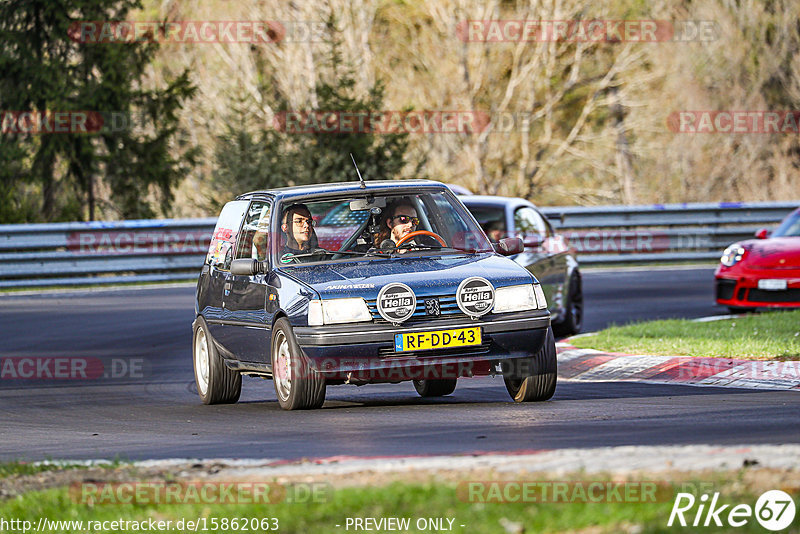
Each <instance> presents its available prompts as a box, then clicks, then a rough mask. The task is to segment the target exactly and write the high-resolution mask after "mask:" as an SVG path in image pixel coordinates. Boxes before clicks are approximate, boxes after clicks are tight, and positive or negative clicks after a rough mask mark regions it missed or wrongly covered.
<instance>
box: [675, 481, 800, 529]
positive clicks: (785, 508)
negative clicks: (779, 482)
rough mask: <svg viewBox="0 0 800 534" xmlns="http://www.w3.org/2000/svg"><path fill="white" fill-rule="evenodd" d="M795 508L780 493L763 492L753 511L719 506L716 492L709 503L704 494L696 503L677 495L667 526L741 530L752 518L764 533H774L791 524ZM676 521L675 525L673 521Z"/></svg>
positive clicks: (745, 507)
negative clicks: (739, 528)
mask: <svg viewBox="0 0 800 534" xmlns="http://www.w3.org/2000/svg"><path fill="white" fill-rule="evenodd" d="M795 511H796V510H795V504H794V500H793V499H792V497H791V495H789V494H788V493H786V492H784V491H781V490H770V491H767V492H764V493H763V494H762V495H761V496H760V497H759V498H758V500H757V501H756V505H755V508H753V507H751V506H750V505H749V504H737V505H735V506H733V507H731V504H720V503H719V492H715V493H714V495H713V496H711V498H710V499H709V496H708V494H706V493H704V494H703V495H701V496H700V498H699V499H697V498H695V496H694V495H692V494H691V493H678V495H677V496H676V497H675V503H674V504H673V505H672V512H670V514H669V521H668V522H667V526H668V527H671V526H672V525H673V524H675V523H676V524H677V525H680V526H682V527H686V526H692V527H708V526H715V527H722V526H728V527H742V526H744V525H746V524H747V523H748V522H749V521H750V520H751V519H752V518H753V516H755V518H756V521H758V523H759V524H760V525H761V526H762V527H764V528H765V529H767V530H771V531H773V532H777V531H779V530H783V529H785V528H787V527H788V526H789V525H791V524H792V521H794V516H795ZM676 520H677V521H676Z"/></svg>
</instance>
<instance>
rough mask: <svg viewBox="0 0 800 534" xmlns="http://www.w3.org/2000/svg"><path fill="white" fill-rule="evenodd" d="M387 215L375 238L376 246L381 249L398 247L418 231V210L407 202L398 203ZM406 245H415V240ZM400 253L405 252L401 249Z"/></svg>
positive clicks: (387, 211)
mask: <svg viewBox="0 0 800 534" xmlns="http://www.w3.org/2000/svg"><path fill="white" fill-rule="evenodd" d="M385 214H386V216H385V218H384V219H383V223H382V225H381V226H382V227H381V230H380V232H378V234H377V235H376V236H375V246H376V247H379V248H390V247H395V246H397V243H398V241H400V240H401V239H403V237H405V236H407V235H408V234H410V233H411V232H414V231H416V229H417V226H418V225H419V217H417V210H416V209H415V208H414V206H413V205H412V204H411V202H409V201H407V200H401V201H398V202H397V204H395V205H393V206H392V207H391V208H389V209H387V210H386V211H385ZM390 241H391V242H390ZM406 243H410V244H414V240H413V239H412V240H409V241H406ZM400 252H405V250H404V249H401V250H400Z"/></svg>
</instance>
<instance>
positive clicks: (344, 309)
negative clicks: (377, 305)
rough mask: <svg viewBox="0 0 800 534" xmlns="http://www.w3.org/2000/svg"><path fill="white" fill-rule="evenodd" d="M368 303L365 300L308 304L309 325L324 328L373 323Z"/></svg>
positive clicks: (342, 300)
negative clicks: (329, 325)
mask: <svg viewBox="0 0 800 534" xmlns="http://www.w3.org/2000/svg"><path fill="white" fill-rule="evenodd" d="M371 320H372V315H371V314H370V313H369V308H367V303H366V302H365V301H364V299H362V298H360V297H358V298H347V299H330V300H312V301H311V302H309V303H308V324H309V325H310V326H322V325H323V324H338V323H358V322H362V321H371Z"/></svg>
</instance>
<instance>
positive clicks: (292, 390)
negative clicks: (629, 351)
mask: <svg viewBox="0 0 800 534" xmlns="http://www.w3.org/2000/svg"><path fill="white" fill-rule="evenodd" d="M398 210H402V211H403V215H397V213H398ZM387 221H393V222H390V223H389V222H387ZM293 224H294V225H295V226H292V225H293ZM393 225H394V226H395V227H397V229H402V228H406V230H407V229H408V228H407V227H405V226H402V225H411V226H412V227H413V231H410V233H403V234H398V235H394V234H392V236H394V238H395V239H385V238H384V237H385V231H388V230H389V228H391V229H392V232H394V230H395V228H394V227H393ZM293 228H297V229H293ZM290 232H294V233H293V234H292V236H293V237H294V242H290V241H289V233H290ZM301 241H302V242H303V243H302V245H303V247H300V246H299V245H301ZM289 245H298V246H295V247H293V248H292V247H289ZM522 247H523V245H522V241H521V240H520V239H515V238H509V239H504V240H501V241H500V242H499V243H498V244H496V245H492V244H491V243H490V242H489V240H488V239H487V237H486V235H485V234H484V233H483V231H482V230H481V228H480V227H479V226H478V225H477V224H476V222H475V220H474V219H473V218H472V217H471V216H470V214H469V212H468V211H467V209H466V208H465V207H464V205H463V204H462V203H461V202H460V201H459V200H458V198H457V197H456V196H455V195H454V194H453V192H452V191H451V190H450V189H449V188H448V187H447V186H445V185H444V184H441V183H438V182H432V181H423V180H415V181H386V182H366V183H337V184H326V185H311V186H302V187H294V188H285V189H275V190H269V191H259V192H253V193H248V194H245V195H242V196H239V197H238V198H236V199H235V200H233V201H231V202H228V203H227V204H226V205H225V206H224V208H223V209H222V212H221V214H220V216H219V219H218V221H217V225H216V228H215V230H214V233H213V235H212V239H211V245H210V248H209V252H208V255H207V258H206V261H205V264H204V265H203V267H202V270H201V273H200V277H199V279H198V283H197V291H196V310H195V311H196V317H195V321H194V323H193V331H194V338H193V340H194V341H193V354H194V369H195V381H196V384H197V391H198V394H199V395H200V398H201V399H202V400H203V402H204V403H206V404H215V403H229V402H236V401H237V400H238V398H239V394H240V391H241V385H242V381H241V375H251V376H258V377H263V378H271V379H272V380H273V383H274V386H275V392H276V394H277V397H278V403H279V405H280V406H281V407H282V408H284V409H287V410H292V409H300V408H318V407H320V406H322V404H323V402H324V400H325V391H326V387H327V386H330V385H336V384H354V385H362V384H367V383H377V382H389V383H397V382H403V381H413V384H414V387H415V389H416V390H417V392H418V393H419V395H421V396H423V397H435V396H441V395H448V394H450V393H452V392H453V391H454V389H455V387H456V382H457V379H458V378H460V377H470V376H476V375H492V376H494V375H495V374H497V375H502V376H503V380H504V382H505V386H506V389H507V390H508V392H509V394H510V396H511V397H512V398H513V399H514V400H515V401H517V402H525V401H541V400H546V399H548V398H550V397H551V396H552V395H553V392H554V391H555V387H556V365H557V362H556V351H555V338H554V336H553V331H552V329H551V328H550V313H549V311H548V310H547V301H546V298H545V296H544V293H543V292H542V288H541V285H540V284H539V282H538V280H537V279H536V277H535V276H534V275H533V274H532V273H531V272H530V271H529V270H526V269H524V268H522V267H520V265H518V263H515V262H514V261H512V260H510V259H509V258H507V257H505V256H507V255H513V254H518V253H519V252H521V251H522Z"/></svg>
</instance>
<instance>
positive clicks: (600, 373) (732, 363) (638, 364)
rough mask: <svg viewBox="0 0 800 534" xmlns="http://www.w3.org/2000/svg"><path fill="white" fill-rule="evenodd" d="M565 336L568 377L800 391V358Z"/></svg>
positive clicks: (564, 373)
mask: <svg viewBox="0 0 800 534" xmlns="http://www.w3.org/2000/svg"><path fill="white" fill-rule="evenodd" d="M566 341H567V342H562V343H556V349H557V351H558V376H559V378H563V379H568V380H584V381H593V382H602V381H625V380H628V381H635V382H652V383H658V384H686V385H694V386H716V387H731V388H750V389H782V390H787V389H788V390H798V391H800V361H765V360H736V359H731V358H695V357H691V356H646V355H636V354H621V353H606V352H601V351H599V350H594V349H578V348H575V347H573V346H572V345H570V344H569V343H568V341H569V340H566Z"/></svg>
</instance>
